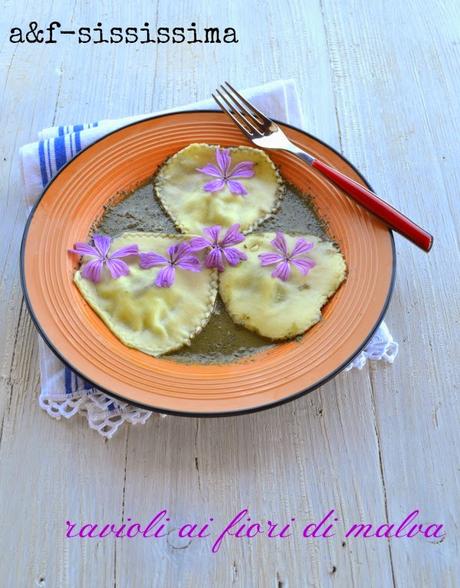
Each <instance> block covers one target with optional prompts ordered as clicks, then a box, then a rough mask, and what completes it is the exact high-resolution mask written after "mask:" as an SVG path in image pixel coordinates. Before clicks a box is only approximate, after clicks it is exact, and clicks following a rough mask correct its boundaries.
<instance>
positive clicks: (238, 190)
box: [227, 180, 248, 196]
mask: <svg viewBox="0 0 460 588" xmlns="http://www.w3.org/2000/svg"><path fill="white" fill-rule="evenodd" d="M227 186H228V189H229V190H230V192H231V193H232V194H237V195H238V196H246V194H247V193H248V191H247V190H246V188H245V187H244V186H243V184H241V183H240V182H237V181H235V180H227Z"/></svg>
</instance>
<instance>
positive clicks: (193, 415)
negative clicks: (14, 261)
mask: <svg viewBox="0 0 460 588" xmlns="http://www.w3.org/2000/svg"><path fill="white" fill-rule="evenodd" d="M194 113H200V114H206V113H213V114H216V113H218V114H221V115H222V116H223V117H225V116H226V115H225V113H223V112H222V111H220V110H217V109H215V110H214V109H188V110H180V111H176V112H167V113H163V114H157V115H153V116H147V117H145V118H142V119H141V120H136V121H134V122H132V123H129V124H127V125H123V126H122V127H119V128H117V129H114V130H113V131H110V132H109V133H107V134H105V135H103V136H102V137H99V139H96V141H94V142H93V143H91V144H90V145H87V146H86V147H85V148H84V149H82V150H81V151H79V152H78V153H77V154H76V155H75V157H73V158H72V159H70V160H69V161H67V162H66V163H65V164H64V165H63V166H62V167H61V168H60V169H59V171H58V172H57V173H56V175H55V176H54V177H53V178H52V179H51V180H50V182H49V183H48V184H47V185H46V186H45V187H44V188H43V190H42V191H41V193H40V196H39V197H38V198H37V200H36V202H35V203H34V205H33V207H32V209H31V210H30V212H29V215H28V217H27V221H26V224H25V227H24V231H23V234H22V238H21V249H20V256H19V266H20V268H19V269H20V283H21V289H22V293H23V296H24V300H25V302H26V306H27V309H28V311H29V315H30V317H31V319H32V322H33V323H34V326H35V328H36V329H37V331H38V333H39V335H40V336H41V337H42V339H43V340H44V342H45V343H46V344H47V346H48V347H49V349H51V351H52V352H53V353H54V354H55V355H56V356H57V357H58V359H60V360H61V361H62V362H63V364H64V365H66V366H67V367H69V368H70V369H71V370H72V371H73V372H75V373H76V374H77V375H78V376H79V377H81V378H83V379H84V380H86V381H87V382H89V383H90V384H91V385H92V386H93V388H94V389H97V390H100V391H101V392H103V393H104V394H107V396H110V397H111V398H115V399H117V400H121V401H122V402H129V404H132V405H134V406H137V407H138V408H142V409H145V410H150V411H152V412H157V413H160V414H167V415H171V416H180V417H188V418H217V417H230V416H240V415H243V414H251V413H255V412H261V411H263V410H268V409H271V408H275V407H277V406H281V405H283V404H287V403H288V402H292V401H293V400H296V399H298V398H301V397H302V396H304V395H306V394H309V393H310V392H313V391H314V390H316V389H317V388H319V387H321V386H323V385H324V384H326V383H327V382H329V381H330V380H332V379H333V378H335V377H336V376H337V375H338V374H339V373H340V372H342V371H343V370H344V368H345V367H346V366H347V365H349V364H350V363H351V362H352V361H353V359H354V358H355V357H356V356H357V355H358V354H359V353H360V352H361V351H362V350H363V349H364V348H365V347H366V345H367V343H368V342H369V341H370V339H371V338H372V336H373V335H374V333H375V332H376V331H377V329H378V327H379V325H380V323H381V322H382V320H383V317H384V316H385V313H386V311H387V309H388V306H389V304H390V301H391V297H392V295H393V291H394V286H395V280H396V247H395V240H394V235H393V231H392V230H391V229H390V228H389V227H388V233H389V236H390V244H391V254H392V264H391V280H390V284H389V288H388V291H387V294H386V297H385V301H384V304H383V306H382V310H381V312H380V314H379V317H378V319H377V321H376V323H375V325H374V326H373V327H372V329H371V330H370V332H369V334H368V336H367V337H366V338H365V340H364V341H363V342H362V344H360V345H359V347H358V349H356V351H354V352H353V354H352V355H351V356H350V357H349V358H348V359H347V360H346V361H344V362H343V363H342V364H341V365H340V366H338V367H337V368H336V369H335V370H333V371H332V372H330V373H329V374H327V376H325V377H324V378H322V379H321V380H319V381H318V382H316V383H315V384H313V385H311V386H309V387H307V388H304V389H303V390H300V391H299V392H295V393H294V394H291V395H289V396H287V397H285V398H282V399H280V400H276V401H273V402H269V403H266V404H262V405H260V406H255V407H251V408H245V409H240V410H232V411H224V412H204V413H203V412H191V411H176V410H170V409H164V408H161V409H159V408H156V407H155V406H153V405H148V404H143V403H141V402H136V401H133V400H131V399H127V398H125V397H124V396H122V395H120V394H118V393H117V392H113V391H112V390H107V389H105V388H103V387H102V386H100V385H96V384H94V382H92V381H91V380H90V379H89V378H88V377H87V376H85V375H84V374H83V373H82V372H80V371H79V370H78V369H77V368H75V367H74V366H73V365H72V364H71V363H70V362H69V361H68V360H66V359H65V358H64V357H63V356H62V355H61V353H60V352H59V350H58V349H57V348H56V347H55V346H54V345H53V344H52V343H51V341H50V340H49V339H48V337H47V335H46V332H45V331H44V329H43V328H42V326H41V324H40V322H39V320H38V317H37V316H36V314H35V312H34V310H33V308H32V304H31V301H30V299H29V294H28V290H27V285H26V277H25V268H24V256H25V248H26V242H27V236H28V233H29V228H30V224H31V222H32V220H33V217H34V214H35V212H36V210H37V209H38V207H39V206H40V203H41V201H42V199H43V198H44V196H45V194H46V192H47V191H48V190H49V188H50V187H51V185H52V184H53V182H54V181H55V180H56V179H57V178H58V176H59V175H60V174H61V173H62V172H63V171H64V170H65V169H66V168H67V167H68V166H70V164H72V163H73V162H74V161H75V160H76V159H77V158H78V157H79V156H80V155H81V154H82V153H83V152H85V151H87V150H89V149H91V147H93V145H96V144H97V143H99V142H101V141H103V140H105V139H106V138H107V137H109V136H111V135H114V134H116V133H117V132H119V131H121V130H122V129H126V128H129V127H134V126H136V125H138V124H142V123H143V122H146V121H150V120H155V119H160V118H165V117H171V116H177V115H181V114H194ZM272 120H273V121H274V122H276V123H279V124H281V125H283V126H285V127H288V128H290V129H293V130H295V131H297V132H299V133H301V134H303V135H305V136H307V137H309V138H311V139H313V140H314V141H317V142H318V143H320V144H321V145H323V146H324V147H326V148H327V149H329V150H330V151H332V152H333V153H335V154H336V155H337V156H338V157H340V158H341V159H342V160H343V161H344V162H345V163H346V164H347V165H349V166H350V167H351V169H353V171H354V172H355V173H356V174H357V175H358V176H359V177H360V178H361V180H362V181H363V182H364V184H365V185H366V186H367V187H368V188H369V190H372V191H373V189H372V186H371V185H370V183H369V182H368V180H367V179H366V178H365V177H364V175H363V174H362V173H361V172H360V171H359V170H358V169H357V168H356V167H355V166H354V165H353V164H352V163H351V162H350V161H349V160H348V159H347V158H346V157H345V156H344V155H343V154H342V153H340V152H339V151H337V149H335V148H334V147H332V146H331V145H329V144H328V143H326V141H323V140H322V139H319V138H318V137H316V136H315V135H313V134H312V133H309V132H307V131H305V130H303V129H301V128H299V127H297V126H295V125H292V124H290V123H286V122H283V121H280V120H278V119H275V118H274V119H272Z"/></svg>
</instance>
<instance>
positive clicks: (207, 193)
mask: <svg viewBox="0 0 460 588" xmlns="http://www.w3.org/2000/svg"><path fill="white" fill-rule="evenodd" d="M154 185H155V191H156V194H157V196H158V198H159V200H160V202H161V203H162V205H163V208H164V209H165V210H166V212H167V213H168V214H169V215H170V216H171V218H172V220H173V221H174V223H175V224H176V226H177V228H178V229H179V230H180V231H182V232H184V233H201V231H202V229H203V228H204V227H208V226H212V225H220V226H222V227H224V228H228V227H230V226H232V225H234V224H236V223H238V224H239V225H240V227H241V230H242V231H243V232H248V231H250V230H252V229H253V228H254V227H255V226H257V225H258V224H259V223H261V222H262V221H263V220H265V219H266V218H268V217H269V216H271V215H272V214H273V213H274V212H275V211H276V210H277V208H278V206H279V200H280V198H281V196H282V195H283V192H284V187H283V182H282V180H281V176H280V174H279V172H278V170H277V169H276V167H275V165H274V164H273V162H272V161H271V159H270V158H269V157H268V156H267V155H266V154H265V153H264V152H263V151H261V150H260V149H253V148H252V147H230V148H225V149H224V148H220V147H218V146H215V145H206V144H201V143H194V144H192V145H189V146H188V147H185V148H184V149H182V150H181V151H179V152H178V153H176V154H175V155H173V156H172V157H170V158H169V159H168V160H167V161H166V162H165V163H164V164H163V166H162V167H161V168H160V170H159V171H158V174H157V176H156V179H155V182H154Z"/></svg>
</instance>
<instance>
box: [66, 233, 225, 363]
mask: <svg viewBox="0 0 460 588" xmlns="http://www.w3.org/2000/svg"><path fill="white" fill-rule="evenodd" d="M185 241H186V237H185V236H183V235H165V234H160V233H135V232H133V233H124V234H123V235H121V236H120V237H118V238H115V239H114V240H113V241H112V243H111V246H110V250H109V251H108V253H106V255H105V256H104V257H105V259H108V262H106V265H107V266H108V267H111V268H112V266H111V265H110V264H113V262H114V260H115V263H118V262H119V259H116V258H117V257H118V256H117V255H116V252H117V251H120V250H121V251H123V249H122V248H124V247H126V246H127V245H131V244H137V245H138V247H139V252H140V254H139V255H132V256H129V257H126V256H124V259H123V262H124V263H126V264H127V265H128V268H129V273H128V274H127V275H121V277H118V278H116V279H113V278H112V276H111V273H110V272H109V269H108V267H104V268H103V269H102V273H101V275H100V278H99V281H97V282H94V281H92V280H91V279H88V278H85V277H84V276H85V275H87V276H88V274H89V277H91V272H85V265H88V263H91V260H89V261H88V258H86V257H84V258H83V264H82V268H81V269H80V270H78V271H77V272H76V273H75V277H74V280H75V283H76V285H77V286H78V288H79V290H80V292H81V293H82V295H83V297H84V298H85V299H86V301H87V302H88V303H89V304H90V305H91V306H92V308H93V309H94V310H95V311H96V313H97V314H98V315H99V316H100V317H101V318H102V320H103V321H104V322H105V323H106V325H107V326H108V327H109V328H110V330H111V331H112V332H113V333H114V334H115V335H116V336H117V337H118V338H119V339H120V340H121V341H122V342H123V343H124V344H125V345H127V346H128V347H134V348H135V349H139V350H140V351H143V352H144V353H148V354H149V355H154V356H158V355H161V354H163V353H167V352H168V351H173V350H175V349H178V348H180V347H182V346H183V345H185V344H188V343H189V342H190V340H191V339H192V338H193V337H194V336H195V335H196V334H198V333H199V332H200V331H201V330H202V329H203V327H204V326H205V325H206V323H207V322H208V319H209V317H210V315H211V312H212V309H213V307H214V303H215V299H216V294H217V273H216V271H215V270H210V269H207V268H203V267H201V264H199V262H198V260H197V259H196V258H194V256H193V254H191V253H190V252H189V251H188V249H187V245H186V243H185ZM95 242H96V240H95ZM111 256H113V257H112V258H111ZM141 266H142V267H141ZM125 270H126V266H125ZM119 273H123V270H122V271H120V272H119ZM125 273H126V272H125ZM82 274H83V275H82Z"/></svg>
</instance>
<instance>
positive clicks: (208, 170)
mask: <svg viewBox="0 0 460 588" xmlns="http://www.w3.org/2000/svg"><path fill="white" fill-rule="evenodd" d="M196 171H198V172H200V173H202V174H206V175H207V176H213V177H214V178H221V177H222V173H221V172H220V170H219V169H218V168H217V167H216V166H215V165H214V164H212V163H208V164H207V165H205V166H203V167H197V168H196Z"/></svg>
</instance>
